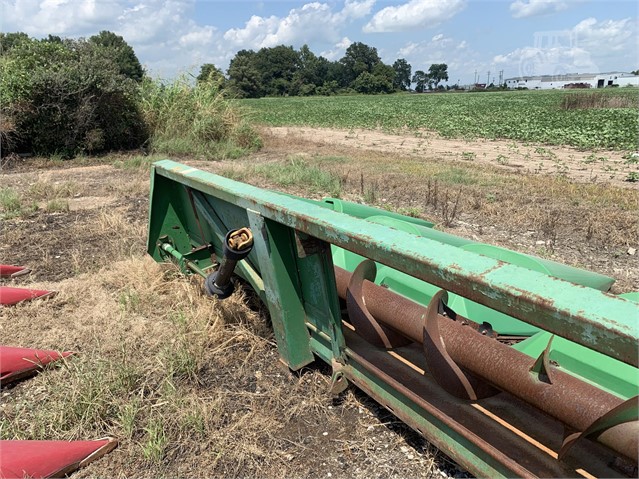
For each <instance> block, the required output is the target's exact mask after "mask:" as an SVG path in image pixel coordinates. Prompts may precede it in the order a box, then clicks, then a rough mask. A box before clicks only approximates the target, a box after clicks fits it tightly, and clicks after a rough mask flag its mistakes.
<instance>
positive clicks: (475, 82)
mask: <svg viewBox="0 0 639 479" xmlns="http://www.w3.org/2000/svg"><path fill="white" fill-rule="evenodd" d="M473 84H477V70H475V81H474V82H473Z"/></svg>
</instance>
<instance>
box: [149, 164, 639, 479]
mask: <svg viewBox="0 0 639 479" xmlns="http://www.w3.org/2000/svg"><path fill="white" fill-rule="evenodd" d="M148 245H149V248H148V251H149V253H150V254H151V255H152V256H153V257H154V258H155V259H156V260H158V261H161V260H165V259H172V260H174V261H176V262H177V264H178V265H179V266H180V267H181V269H182V270H183V271H184V272H185V273H187V274H197V275H199V276H202V277H203V278H204V279H205V281H204V283H205V289H206V290H207V291H208V292H209V293H210V294H215V295H217V296H218V297H219V298H224V297H227V296H229V295H230V294H232V291H233V282H232V275H233V274H236V275H238V276H240V277H241V278H242V279H243V280H244V281H245V282H247V283H248V284H249V285H250V286H251V287H252V288H253V289H254V290H255V291H256V292H257V293H258V295H259V296H260V298H261V299H262V301H263V302H264V303H265V304H266V305H267V307H268V310H269V312H270V316H271V320H272V322H273V329H274V332H275V336H276V339H277V346H278V350H279V353H280V356H281V358H282V360H283V361H284V362H286V364H288V365H289V367H290V368H291V369H299V368H301V367H303V366H304V365H306V364H309V363H310V362H312V361H314V360H315V359H316V358H319V359H320V360H322V361H325V362H326V363H328V364H330V365H331V366H332V367H333V371H334V374H333V381H332V392H333V393H339V392H340V391H342V390H343V389H344V388H345V387H346V385H347V384H348V383H351V384H354V385H355V386H357V387H358V388H360V389H362V390H363V391H365V392H366V393H367V394H369V395H370V396H372V397H373V398H375V399H376V400H377V401H378V402H379V403H380V404H382V405H383V406H385V407H386V408H388V409H389V410H390V411H392V412H393V413H394V414H395V415H396V416H397V417H399V418H400V419H401V420H403V421H405V422H406V423H407V424H409V425H410V426H411V427H413V428H414V429H415V430H417V431H418V432H419V433H421V434H422V435H423V436H424V437H426V438H427V439H428V440H429V441H431V442H432V443H433V444H434V445H436V446H437V447H438V448H440V449H441V450H442V451H444V452H445V453H446V454H448V455H449V456H451V457H452V458H453V459H455V460H456V461H457V462H458V463H459V464H461V465H462V466H463V467H465V468H466V469H468V470H469V471H471V472H473V473H474V474H476V475H478V476H487V477H498V476H502V477H513V476H520V477H534V476H537V477H575V476H585V477H593V476H599V477H613V476H636V474H637V451H638V448H639V444H638V438H639V412H638V411H639V399H638V394H639V370H638V369H637V367H638V363H639V349H638V342H639V325H638V323H639V305H638V304H637V302H635V294H631V295H628V297H627V298H624V297H616V296H613V295H609V294H607V293H605V291H607V290H608V289H609V288H610V285H611V284H612V282H613V281H614V280H613V279H612V278H608V277H605V276H602V275H597V274H594V273H590V272H586V271H583V270H578V269H576V268H570V267H567V266H564V265H560V264H558V263H553V262H551V261H547V260H543V259H540V258H535V257H532V256H527V255H521V254H519V253H515V252H513V251H508V250H503V249H500V248H495V247H492V246H489V245H482V244H479V243H473V242H470V241H468V240H464V239H462V238H458V237H455V236H451V235H447V234H445V233H442V232H439V231H436V230H434V229H432V224H430V223H428V222H425V221H422V220H418V219H415V218H407V217H402V216H399V215H397V214H393V213H388V212H384V211H381V210H378V209H375V208H371V207H367V206H362V205H355V204H352V203H346V202H343V201H340V200H337V199H333V198H329V199H326V200H324V201H322V202H317V201H311V200H304V199H301V198H296V197H291V196H288V195H282V194H278V193H274V192H270V191H266V190H262V189H259V188H255V187H252V186H249V185H245V184H242V183H238V182H235V181H232V180H229V179H226V178H222V177H219V176H216V175H213V174H209V173H205V172H202V171H199V170H196V169H194V168H189V167H186V166H183V165H180V164H178V163H173V162H171V161H168V160H166V161H161V162H158V163H156V164H155V165H154V168H153V174H152V201H151V214H150V224H149V239H148ZM218 258H219V259H220V260H218Z"/></svg>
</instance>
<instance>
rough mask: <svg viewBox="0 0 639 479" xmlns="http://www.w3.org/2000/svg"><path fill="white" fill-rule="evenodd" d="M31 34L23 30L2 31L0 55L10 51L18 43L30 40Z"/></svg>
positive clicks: (0, 33)
mask: <svg viewBox="0 0 639 479" xmlns="http://www.w3.org/2000/svg"><path fill="white" fill-rule="evenodd" d="M29 40H30V39H29V35H27V34H26V33H23V32H15V33H3V32H0V55H4V54H6V53H9V51H10V50H11V49H12V48H13V47H14V46H16V45H19V44H20V43H22V42H25V41H27V42H28V41H29Z"/></svg>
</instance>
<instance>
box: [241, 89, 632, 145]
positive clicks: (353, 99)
mask: <svg viewBox="0 0 639 479" xmlns="http://www.w3.org/2000/svg"><path fill="white" fill-rule="evenodd" d="M593 94H594V95H604V96H606V95H608V96H609V97H608V98H610V99H614V100H615V101H610V102H608V103H610V105H611V106H614V107H609V108H602V107H599V106H598V107H596V108H575V109H565V108H564V107H563V105H564V104H565V103H564V102H562V100H564V99H565V97H566V95H591V96H592V95H593ZM613 97H614V98H613ZM604 98H605V97H604ZM619 100H622V101H619ZM243 103H244V104H245V105H246V106H248V107H250V108H252V109H253V110H254V111H255V115H256V119H257V121H259V122H261V123H264V124H266V125H271V126H287V125H298V126H313V127H333V128H369V129H370V128H379V129H385V130H412V131H415V132H416V131H418V130H422V129H425V130H432V131H436V132H438V133H439V134H441V135H442V136H444V137H449V138H489V139H495V138H505V139H512V140H520V141H526V142H533V143H544V144H553V145H571V146H575V147H577V148H583V149H590V148H610V149H618V150H636V148H637V132H638V131H639V115H638V113H639V89H635V88H622V89H614V90H613V89H610V90H608V89H607V90H604V91H601V90H600V91H596V92H593V91H577V92H575V91H572V92H565V91H513V92H485V93H484V92H482V93H433V94H397V95H387V96H365V95H359V96H335V97H290V98H261V99H254V100H243ZM603 103H604V104H605V103H606V102H603ZM620 104H621V105H624V107H619V105H620Z"/></svg>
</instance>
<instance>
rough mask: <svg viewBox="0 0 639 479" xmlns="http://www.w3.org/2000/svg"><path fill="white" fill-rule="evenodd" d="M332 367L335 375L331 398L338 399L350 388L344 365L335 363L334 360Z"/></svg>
mask: <svg viewBox="0 0 639 479" xmlns="http://www.w3.org/2000/svg"><path fill="white" fill-rule="evenodd" d="M331 365H332V366H333V374H332V375H331V387H330V389H329V393H330V394H331V396H333V397H336V396H339V395H340V394H341V393H343V392H344V391H346V388H347V387H348V379H346V376H345V375H344V371H343V369H344V365H343V364H342V363H339V362H337V361H335V360H334V359H333V360H332V361H331Z"/></svg>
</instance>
